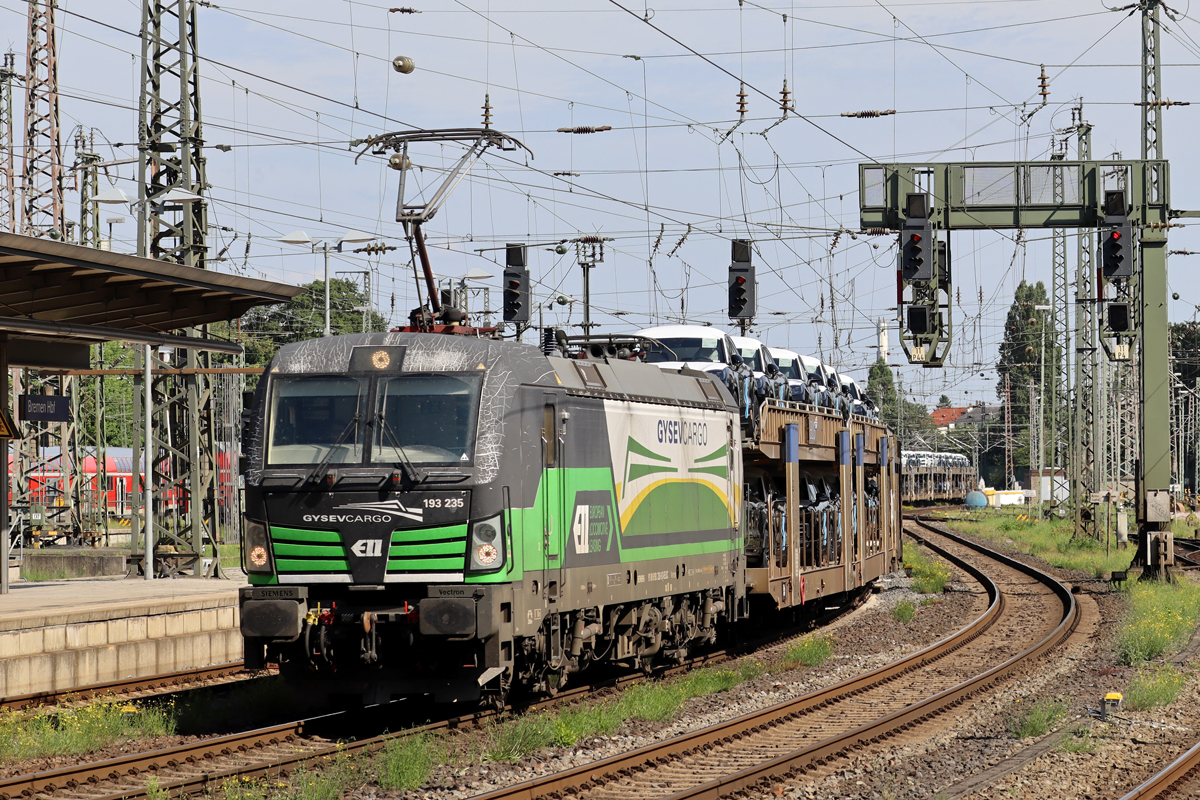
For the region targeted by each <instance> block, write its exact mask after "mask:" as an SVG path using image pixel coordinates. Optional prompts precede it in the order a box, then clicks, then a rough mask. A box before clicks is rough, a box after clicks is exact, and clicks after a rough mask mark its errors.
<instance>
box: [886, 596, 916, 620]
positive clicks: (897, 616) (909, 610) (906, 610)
mask: <svg viewBox="0 0 1200 800" xmlns="http://www.w3.org/2000/svg"><path fill="white" fill-rule="evenodd" d="M916 615H917V609H916V606H914V605H913V604H912V603H910V602H909V601H907V600H904V601H901V602H899V603H897V604H896V605H894V606H892V619H894V620H896V621H897V622H903V623H904V624H905V625H907V624H908V623H910V622H912V621H913V617H915V616H916Z"/></svg>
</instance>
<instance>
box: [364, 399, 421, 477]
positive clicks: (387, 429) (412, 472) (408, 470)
mask: <svg viewBox="0 0 1200 800" xmlns="http://www.w3.org/2000/svg"><path fill="white" fill-rule="evenodd" d="M375 418H376V419H377V420H378V421H379V425H380V428H381V429H382V430H383V432H384V433H386V434H387V435H388V437H390V438H391V440H392V444H393V445H394V446H395V448H396V452H397V453H398V454H399V455H400V465H401V466H402V467H403V468H404V474H405V475H406V476H408V479H409V480H410V481H411V482H412V483H413V484H414V485H417V486H420V485H421V484H422V483H424V482H425V475H423V474H421V473H420V472H418V471H417V468H416V467H415V466H413V463H412V461H410V460H409V458H408V453H406V452H405V451H404V445H402V444H400V437H398V436H397V435H396V432H395V431H393V430H392V426H391V425H389V424H388V421H387V420H386V419H385V418H384V416H383V412H382V411H381V412H379V413H378V414H376V415H375Z"/></svg>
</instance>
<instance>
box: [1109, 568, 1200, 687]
mask: <svg viewBox="0 0 1200 800" xmlns="http://www.w3.org/2000/svg"><path fill="white" fill-rule="evenodd" d="M1121 593H1122V594H1123V595H1124V597H1125V601H1126V604H1127V605H1128V608H1129V612H1128V614H1127V615H1126V617H1125V620H1124V621H1123V622H1122V623H1121V627H1120V628H1119V629H1118V631H1117V654H1118V657H1119V658H1120V661H1121V663H1123V664H1129V665H1132V666H1136V665H1138V664H1141V663H1142V662H1145V661H1150V660H1151V659H1155V658H1158V657H1159V656H1161V655H1163V654H1165V653H1172V652H1175V651H1176V650H1178V649H1180V648H1181V647H1183V646H1184V645H1185V644H1187V641H1188V638H1189V637H1191V635H1192V631H1194V630H1195V629H1196V617H1197V614H1198V613H1200V586H1197V585H1196V584H1193V583H1191V582H1190V581H1180V582H1179V583H1156V582H1152V581H1147V582H1145V583H1142V582H1140V581H1130V582H1129V583H1127V584H1126V585H1125V588H1124V589H1122V590H1121Z"/></svg>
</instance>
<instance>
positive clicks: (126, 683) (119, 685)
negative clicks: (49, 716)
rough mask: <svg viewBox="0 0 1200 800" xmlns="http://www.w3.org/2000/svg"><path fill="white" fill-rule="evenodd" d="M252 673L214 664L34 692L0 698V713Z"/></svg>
mask: <svg viewBox="0 0 1200 800" xmlns="http://www.w3.org/2000/svg"><path fill="white" fill-rule="evenodd" d="M250 677H251V673H249V672H247V671H246V668H245V667H244V666H243V664H242V662H241V661H235V662H231V663H229V664H217V665H215V666H210V667H197V668H196V669H188V670H183V671H181V672H170V673H167V674H165V675H151V676H149V677H145V678H130V679H127V680H122V681H110V682H108V683H97V684H92V685H90V686H80V687H77V688H74V689H67V690H64V691H61V692H59V691H54V692H36V693H34V694H23V695H16V696H13V697H4V698H0V709H10V710H13V711H21V710H24V709H29V708H37V707H38V706H51V705H58V704H59V703H62V702H63V701H67V700H69V701H72V702H74V701H80V700H91V699H93V698H96V697H108V696H111V697H117V698H121V699H123V700H135V699H140V698H143V697H146V696H149V695H154V694H161V693H164V692H178V691H181V690H183V689H190V688H194V687H198V686H209V685H212V684H213V683H228V682H231V681H238V680H247V679H249V678H250Z"/></svg>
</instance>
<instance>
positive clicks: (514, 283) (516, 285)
mask: <svg viewBox="0 0 1200 800" xmlns="http://www.w3.org/2000/svg"><path fill="white" fill-rule="evenodd" d="M508 288H509V289H512V290H513V291H514V292H515V291H517V290H518V289H520V288H521V282H520V281H509V282H508Z"/></svg>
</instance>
